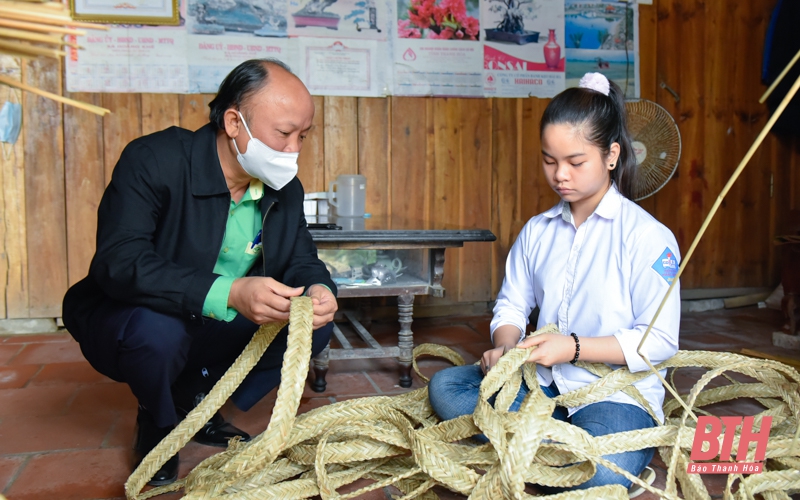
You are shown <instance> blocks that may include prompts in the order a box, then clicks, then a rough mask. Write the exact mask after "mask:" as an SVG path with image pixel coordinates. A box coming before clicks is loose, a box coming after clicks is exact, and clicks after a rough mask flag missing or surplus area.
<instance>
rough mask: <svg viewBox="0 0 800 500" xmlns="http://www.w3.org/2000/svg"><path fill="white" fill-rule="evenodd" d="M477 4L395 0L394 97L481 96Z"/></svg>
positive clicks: (455, 0)
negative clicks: (396, 95)
mask: <svg viewBox="0 0 800 500" xmlns="http://www.w3.org/2000/svg"><path fill="white" fill-rule="evenodd" d="M480 38H481V33H480V3H479V0H397V36H396V38H395V40H394V54H395V58H394V69H395V71H394V79H395V81H394V93H395V94H398V95H445V96H447V95H453V96H482V95H483V85H482V83H481V76H482V74H481V70H480V64H481V62H480V61H481V58H482V54H483V48H482V45H481V43H480Z"/></svg>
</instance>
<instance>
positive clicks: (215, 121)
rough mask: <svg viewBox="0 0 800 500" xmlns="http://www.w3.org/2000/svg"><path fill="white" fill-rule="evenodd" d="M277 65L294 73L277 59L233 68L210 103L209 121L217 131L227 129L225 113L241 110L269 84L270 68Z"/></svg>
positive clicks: (250, 61) (258, 60)
mask: <svg viewBox="0 0 800 500" xmlns="http://www.w3.org/2000/svg"><path fill="white" fill-rule="evenodd" d="M272 65H275V66H278V67H279V68H283V69H285V70H286V71H288V72H289V73H291V72H292V70H291V69H289V66H287V65H286V64H284V63H282V62H281V61H279V60H277V59H272V58H265V59H250V60H249V61H245V62H243V63H242V64H240V65H238V66H236V67H235V68H233V71H231V72H230V73H228V76H226V77H225V79H224V80H222V83H221V84H220V86H219V91H218V92H217V95H216V97H214V99H213V100H212V101H211V102H210V103H208V107H209V108H210V112H209V114H208V119H209V120H210V121H211V126H213V127H214V129H215V130H224V129H225V121H224V117H225V111H227V110H228V109H229V108H237V109H241V106H242V103H243V102H244V101H245V100H246V99H247V98H248V97H250V95H252V94H253V93H255V92H257V91H258V90H260V89H262V88H263V87H264V86H265V85H267V84H268V83H269V70H270V66H272Z"/></svg>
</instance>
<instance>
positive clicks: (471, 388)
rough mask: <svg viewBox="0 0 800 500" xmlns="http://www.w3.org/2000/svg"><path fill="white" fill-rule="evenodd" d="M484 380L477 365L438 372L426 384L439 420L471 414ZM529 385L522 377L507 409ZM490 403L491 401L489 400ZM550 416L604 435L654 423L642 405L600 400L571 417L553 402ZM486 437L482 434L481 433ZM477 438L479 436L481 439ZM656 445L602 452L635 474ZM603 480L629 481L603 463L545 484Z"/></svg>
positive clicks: (553, 391) (551, 392)
mask: <svg viewBox="0 0 800 500" xmlns="http://www.w3.org/2000/svg"><path fill="white" fill-rule="evenodd" d="M482 381H483V372H482V371H481V369H480V367H479V366H476V365H466V366H454V367H452V368H446V369H444V370H442V371H439V372H437V373H436V374H434V375H433V377H432V378H431V382H430V384H429V385H428V397H429V398H430V401H431V406H432V407H433V409H434V411H435V412H436V414H437V415H438V416H439V418H441V419H442V420H450V419H453V418H456V417H460V416H461V415H467V414H471V413H473V412H474V411H475V407H476V406H477V404H478V397H479V389H480V385H481V382H482ZM528 391H529V389H528V386H527V385H525V381H524V380H523V382H522V386H521V387H520V390H519V393H518V394H517V397H516V399H515V400H514V402H513V403H512V404H511V407H510V408H509V411H518V410H519V407H520V405H521V404H522V400H523V399H525V395H526V394H528ZM542 391H544V393H545V395H546V396H547V397H550V398H553V397H555V396H558V395H559V392H558V388H557V387H556V384H555V382H554V383H553V384H551V385H550V386H549V387H544V386H542ZM490 403H492V404H493V401H491V400H490ZM553 418H555V419H557V420H562V421H564V422H569V423H571V424H572V425H576V426H578V427H580V428H581V429H583V430H585V431H586V432H588V433H589V434H590V435H591V436H604V435H606V434H613V433H616V432H624V431H631V430H635V429H647V428H650V427H655V426H656V422H655V421H654V420H653V418H652V417H651V416H650V415H649V414H648V413H647V412H646V411H644V410H643V409H641V408H639V407H638V406H634V405H629V404H624V403H612V402H606V401H600V402H598V403H592V404H590V405H589V406H586V407H584V408H581V409H580V410H578V411H577V412H575V413H574V414H573V415H572V417H567V409H566V408H564V407H561V406H556V408H555V411H553ZM480 438H483V440H485V439H486V438H485V437H484V436H482V435H481V436H480ZM480 438H479V439H480ZM654 453H655V448H646V449H644V450H637V451H629V452H625V453H616V454H613V455H604V456H603V458H605V459H606V460H608V461H609V462H612V463H614V464H616V465H617V466H619V467H620V468H622V469H624V470H626V471H628V472H630V473H631V474H633V475H634V476H638V475H639V474H641V472H642V471H643V470H644V468H645V466H646V465H647V464H649V463H650V460H652V459H653V454H654ZM606 484H621V485H623V486H625V487H626V488H628V487H630V485H631V482H630V481H629V480H628V479H626V478H625V477H624V476H622V475H620V474H616V473H614V472H612V471H611V470H610V469H608V468H607V467H603V466H602V465H598V466H597V472H596V473H595V475H594V476H593V477H592V478H591V479H589V480H588V481H586V482H585V483H583V484H580V485H577V486H573V487H570V488H546V489H547V490H548V491H553V492H555V491H563V490H565V489H570V490H573V489H586V488H592V487H594V486H603V485H606Z"/></svg>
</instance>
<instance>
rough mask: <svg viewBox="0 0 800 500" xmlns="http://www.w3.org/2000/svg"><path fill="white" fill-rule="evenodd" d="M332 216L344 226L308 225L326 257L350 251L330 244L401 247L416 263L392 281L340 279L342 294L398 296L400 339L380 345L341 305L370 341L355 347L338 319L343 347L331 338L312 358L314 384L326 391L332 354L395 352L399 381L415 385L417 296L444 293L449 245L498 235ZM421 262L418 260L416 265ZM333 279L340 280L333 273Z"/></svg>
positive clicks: (370, 355)
mask: <svg viewBox="0 0 800 500" xmlns="http://www.w3.org/2000/svg"><path fill="white" fill-rule="evenodd" d="M331 220H332V222H334V223H337V224H339V225H340V226H342V227H343V228H345V229H341V230H317V229H312V230H311V231H310V232H311V236H312V238H313V239H314V243H315V244H316V245H317V248H318V249H319V250H320V258H321V259H322V260H323V261H326V256H329V255H331V254H333V253H338V254H339V255H345V256H346V255H347V252H331V250H349V251H364V250H379V251H400V252H399V253H400V254H402V255H407V256H408V259H409V261H410V260H413V261H414V262H413V263H409V262H406V264H407V266H406V267H408V268H410V267H412V266H413V267H415V271H414V272H407V273H400V274H401V275H400V276H397V277H396V278H395V279H392V280H391V282H389V283H385V284H380V285H378V284H375V285H369V284H367V283H363V284H354V285H351V286H348V285H346V284H340V283H338V282H337V285H338V291H339V293H338V297H339V298H350V297H356V298H365V297H397V308H398V316H399V322H400V330H399V332H398V339H397V345H396V346H381V345H380V344H379V343H378V342H377V341H376V340H375V339H374V338H373V337H372V335H370V334H369V332H368V331H367V329H366V328H365V327H364V325H362V324H361V322H360V321H359V320H358V318H357V316H356V314H355V313H354V312H353V311H347V310H345V311H343V316H344V317H345V318H346V319H347V321H348V322H349V323H350V324H351V325H352V327H353V330H354V331H355V332H356V333H357V334H358V336H359V337H361V339H362V340H364V342H365V343H366V344H367V345H368V346H369V347H366V348H353V347H352V345H351V344H350V342H349V341H348V340H347V339H346V338H345V336H344V335H343V333H342V331H341V329H340V328H339V327H338V326H336V324H334V330H333V334H334V336H335V337H336V339H337V340H338V341H339V343H340V344H341V346H342V348H341V349H331V348H330V344H328V347H326V348H325V350H324V351H322V352H321V353H320V354H319V355H318V356H317V357H316V358H315V359H314V373H315V375H316V379H315V381H314V384H313V385H312V388H313V390H314V391H315V392H323V391H325V387H326V385H327V383H326V382H325V376H326V375H327V372H328V361H329V360H331V359H362V358H397V359H398V361H399V363H400V386H401V387H411V351H412V350H413V348H414V334H413V332H412V331H411V323H412V321H413V314H414V297H415V296H417V295H432V296H434V297H442V296H443V295H444V288H443V287H442V277H443V275H444V259H445V250H446V249H447V248H453V247H462V246H464V242H473V241H494V240H495V239H496V238H495V236H494V234H492V232H491V231H489V230H487V229H467V228H458V227H452V226H449V227H448V226H444V225H439V226H433V227H432V228H429V229H392V228H391V227H390V226H389V224H388V223H387V221H386V220H385V219H360V220H352V219H341V220H336V219H331ZM393 222H394V223H395V227H396V226H398V225H399V226H400V227H404V228H408V227H412V228H414V227H418V228H424V227H431V226H432V224H430V223H426V224H423V223H416V224H414V223H410V222H408V221H403V222H402V223H401V224H398V223H397V220H394V221H393ZM362 253H364V252H362ZM359 255H360V254H359ZM329 262H330V259H328V261H327V262H326V264H328V267H329V268H331V264H330V263H329ZM417 264H420V265H419V266H417ZM366 267H369V266H366ZM373 268H374V267H373ZM374 280H375V279H374V278H373V281H374ZM334 281H337V280H336V279H334Z"/></svg>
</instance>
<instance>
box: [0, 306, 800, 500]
mask: <svg viewBox="0 0 800 500" xmlns="http://www.w3.org/2000/svg"><path fill="white" fill-rule="evenodd" d="M488 324H489V318H488V317H473V318H437V319H424V320H417V321H415V322H414V324H413V325H412V327H413V330H414V333H415V339H416V341H417V342H418V343H421V342H432V343H439V344H445V345H448V346H451V347H453V348H455V349H456V350H458V351H459V352H461V353H462V354H463V355H464V358H465V359H466V361H467V362H473V361H475V360H476V359H477V358H478V356H480V354H481V353H482V352H483V351H484V350H485V349H487V348H488V347H489V343H488V335H487V332H488ZM780 325H782V319H781V316H780V313H778V312H776V311H771V310H766V309H761V310H759V309H756V308H743V309H737V310H728V311H714V312H707V313H692V314H685V315H684V318H683V323H682V331H681V349H703V350H720V351H738V350H739V349H741V348H743V347H750V348H756V349H759V350H762V351H766V352H771V353H773V354H779V355H782V356H784V357H787V356H791V357H794V359H798V358H800V353H797V352H795V353H793V354H792V353H791V352H788V351H785V350H783V351H782V350H779V349H775V348H772V347H771V332H772V331H774V330H777V329H779V328H780ZM372 328H373V332H374V334H375V337H376V338H377V339H378V341H379V342H381V343H383V344H385V345H388V344H390V343H391V342H392V341H393V339H394V338H395V336H394V332H396V330H397V324H396V323H394V322H387V323H377V322H376V323H374V324H373V327H372ZM421 365H422V370H423V372H427V373H428V374H430V373H433V372H435V371H437V370H439V369H441V368H442V367H444V366H446V365H447V363H446V362H443V361H435V360H426V361H422V362H421ZM676 379H677V383H678V384H679V386H680V387H681V388H685V387H687V385H688V384H690V383H691V382H692V374H691V373H688V374H685V375H684V376H683V377H676ZM327 380H328V390H327V391H326V392H325V393H323V394H317V393H314V392H312V391H311V390H310V388H309V387H308V384H307V386H306V391H305V393H304V395H303V399H302V401H301V405H300V410H299V411H300V412H305V411H308V410H310V409H312V408H316V407H319V406H323V405H326V404H329V403H331V402H335V401H337V400H342V399H350V398H353V397H359V396H372V395H376V394H398V393H400V392H403V391H404V390H403V389H401V388H400V387H399V386H398V385H397V367H396V363H395V362H394V360H389V359H384V360H357V361H348V362H343V361H338V362H337V361H332V362H331V367H330V372H329V374H328V378H327ZM421 386H422V383H421V382H420V380H418V379H417V378H416V376H415V378H414V384H413V387H414V388H416V387H421ZM274 398H275V394H274V392H273V393H272V394H270V395H269V396H268V397H267V398H265V400H263V401H261V402H260V403H259V404H258V405H257V406H256V407H255V408H253V409H252V410H251V411H250V412H247V413H242V412H239V411H238V410H236V409H235V408H233V407H231V406H230V405H228V406H226V407H225V408H224V409H223V412H224V413H225V414H226V416H227V417H228V418H229V419H230V420H232V421H233V422H234V423H235V424H236V425H238V426H239V427H241V428H243V429H245V430H247V431H248V432H250V433H252V434H257V433H259V432H261V431H263V430H264V429H265V428H266V425H267V423H268V421H269V416H270V412H271V408H272V404H273V402H274ZM753 406H754V405H753V403H751V402H748V401H738V402H737V403H735V404H733V405H731V406H730V407H729V408H728V410H730V412H737V413H739V414H747V412H748V411H751V410H752V409H753ZM135 408H136V401H135V399H134V398H133V396H132V395H131V393H130V391H129V390H128V388H127V386H125V385H123V384H118V383H114V382H112V381H111V380H109V379H107V378H105V377H103V376H102V375H99V374H98V373H96V372H95V371H94V370H93V369H92V368H91V367H90V366H89V365H88V364H87V363H86V361H84V359H83V356H82V355H81V352H80V349H79V347H78V345H77V344H76V343H75V342H74V341H73V340H72V338H71V337H70V336H69V335H68V334H67V333H66V332H60V333H56V334H48V335H25V336H23V335H19V336H9V337H0V492H1V493H3V494H4V495H6V496H7V497H8V499H9V500H28V499H45V498H59V499H90V498H91V499H107V498H118V497H122V496H124V491H123V484H124V482H125V480H126V478H127V476H128V474H129V472H130V469H129V467H130V466H129V457H130V446H131V443H132V436H133V424H134V419H135ZM218 451H219V449H214V448H208V447H204V446H200V445H197V444H195V443H190V444H189V445H187V447H186V448H185V449H184V450H183V451H181V476H183V475H185V474H186V473H187V472H188V471H189V470H190V469H191V468H192V467H193V466H194V465H196V464H197V463H199V461H200V460H202V459H203V458H205V457H207V456H209V455H211V454H213V453H215V452H218ZM653 464H654V466H655V468H656V470H657V472H658V479H657V480H656V481H657V483H656V484H662V485H663V483H664V478H665V472H664V469H665V467H664V464H663V463H661V462H660V460H658V459H656V460H654V463H653ZM704 478H705V479H706V481H707V483H708V484H710V490H711V492H712V493H714V494H718V493H720V492H721V490H722V488H723V487H724V478H725V476H704ZM437 491H438V492H439V493H440V494H441V496H442V497H443V498H464V497H462V496H459V495H455V494H453V493H449V492H447V491H445V490H437ZM171 497H172V498H175V496H174V495H173V496H171ZM162 498H164V497H162ZM363 498H369V499H379V498H380V499H385V498H389V497H388V496H387V492H385V491H380V490H379V491H376V492H373V493H371V494H369V495H365V496H364V497H363ZM639 498H642V499H647V498H649V494H646V495H642V496H641V497H639Z"/></svg>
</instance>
